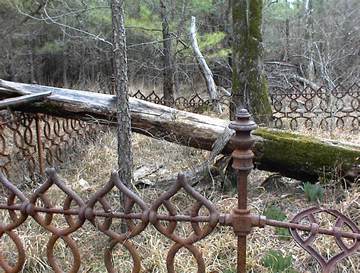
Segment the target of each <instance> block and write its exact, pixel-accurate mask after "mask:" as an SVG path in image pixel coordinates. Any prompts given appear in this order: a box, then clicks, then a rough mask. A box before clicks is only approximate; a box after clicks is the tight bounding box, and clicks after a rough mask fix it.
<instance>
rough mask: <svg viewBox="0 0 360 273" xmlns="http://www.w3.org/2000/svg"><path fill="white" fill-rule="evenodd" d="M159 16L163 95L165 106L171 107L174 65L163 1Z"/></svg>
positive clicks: (162, 0) (162, 1) (166, 14)
mask: <svg viewBox="0 0 360 273" xmlns="http://www.w3.org/2000/svg"><path fill="white" fill-rule="evenodd" d="M160 11H161V12H160V15H161V19H162V34H163V47H164V51H163V54H164V56H163V70H164V71H163V77H164V78H163V93H164V100H165V105H168V106H170V105H172V104H173V102H174V65H173V61H172V56H171V43H172V42H171V34H170V26H169V21H168V11H167V8H166V5H165V2H164V0H160Z"/></svg>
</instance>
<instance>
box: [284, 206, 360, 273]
mask: <svg viewBox="0 0 360 273" xmlns="http://www.w3.org/2000/svg"><path fill="white" fill-rule="evenodd" d="M319 214H327V215H330V216H332V218H334V219H335V225H334V227H333V231H334V235H333V236H334V237H335V241H336V244H337V245H338V246H339V248H340V250H341V251H340V253H335V254H334V256H332V257H329V258H325V257H324V256H323V255H322V254H321V253H319V252H318V251H317V250H316V248H315V247H314V245H313V243H314V241H315V239H316V237H317V236H318V235H319V228H320V225H319V224H318V221H317V219H316V216H317V215H319ZM302 221H306V222H307V223H309V225H310V226H311V230H310V232H308V235H307V236H305V237H304V236H303V235H301V234H300V233H299V231H298V230H297V229H293V228H290V232H291V235H292V237H293V238H294V239H295V241H296V242H297V243H298V244H299V245H300V246H301V247H302V248H303V249H304V250H306V251H307V252H308V253H309V254H310V255H311V256H312V257H314V258H315V259H316V260H317V261H318V263H319V264H320V265H321V267H322V269H323V272H324V273H330V272H333V270H334V269H335V267H336V264H337V263H338V262H340V261H341V260H343V259H345V258H347V257H349V256H350V255H352V254H353V253H355V252H356V251H357V250H358V249H359V248H360V242H359V239H352V240H351V241H352V244H351V245H349V244H348V243H346V242H344V241H343V237H342V235H341V231H345V230H344V228H346V230H351V232H353V233H356V234H360V230H359V229H358V227H357V226H356V225H355V223H354V222H353V221H351V220H350V219H349V218H347V217H346V216H345V215H343V214H341V213H340V212H338V211H336V210H331V209H321V208H317V207H314V208H310V209H307V210H304V211H302V212H301V213H299V214H297V215H296V216H295V217H294V218H293V219H292V220H291V223H296V224H299V223H301V222H302Z"/></svg>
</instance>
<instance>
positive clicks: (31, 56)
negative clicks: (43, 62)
mask: <svg viewBox="0 0 360 273" xmlns="http://www.w3.org/2000/svg"><path fill="white" fill-rule="evenodd" d="M28 43H29V66H30V67H29V68H30V82H31V83H33V84H34V83H36V80H35V64H34V63H35V60H34V40H33V39H32V38H30V39H29V41H28Z"/></svg>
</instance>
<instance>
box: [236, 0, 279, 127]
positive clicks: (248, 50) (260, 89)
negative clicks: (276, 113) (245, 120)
mask: <svg viewBox="0 0 360 273" xmlns="http://www.w3.org/2000/svg"><path fill="white" fill-rule="evenodd" d="M262 3H263V1H262V0H252V1H248V0H237V1H232V17H233V18H232V19H233V77H232V78H233V79H232V80H233V81H232V101H233V102H234V103H233V104H232V105H231V109H230V118H231V119H233V118H234V114H235V110H236V109H235V108H236V107H242V108H246V109H248V110H249V112H250V113H251V114H252V115H253V116H254V118H255V120H256V122H257V123H258V124H263V125H264V124H268V123H269V122H270V120H271V116H272V110H271V105H270V101H269V95H268V87H267V82H266V79H265V77H264V75H263V65H262V62H263V60H262V55H263V46H262V34H261V26H262V5H263V4H262Z"/></svg>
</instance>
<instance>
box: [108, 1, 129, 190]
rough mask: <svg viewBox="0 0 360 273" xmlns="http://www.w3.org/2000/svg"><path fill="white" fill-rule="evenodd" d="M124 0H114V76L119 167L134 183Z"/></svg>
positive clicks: (127, 181)
mask: <svg viewBox="0 0 360 273" xmlns="http://www.w3.org/2000/svg"><path fill="white" fill-rule="evenodd" d="M123 4H124V0H112V2H111V11H112V24H113V51H114V52H113V54H114V77H115V90H116V97H117V104H116V106H117V107H116V108H117V119H118V134H117V135H118V165H119V166H118V167H119V176H120V178H121V180H122V181H123V182H124V183H127V184H128V185H131V184H132V178H133V171H132V169H133V157H132V149H131V118H130V109H129V99H128V86H127V84H128V78H127V55H126V33H125V26H124V9H123Z"/></svg>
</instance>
